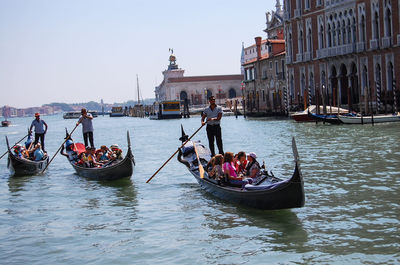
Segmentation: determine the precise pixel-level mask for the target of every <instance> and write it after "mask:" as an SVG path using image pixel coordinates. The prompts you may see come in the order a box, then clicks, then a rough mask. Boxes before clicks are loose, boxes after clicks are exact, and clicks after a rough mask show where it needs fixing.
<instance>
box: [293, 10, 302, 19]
mask: <svg viewBox="0 0 400 265" xmlns="http://www.w3.org/2000/svg"><path fill="white" fill-rule="evenodd" d="M300 16H301V9H295V10H294V17H295V18H296V17H300Z"/></svg>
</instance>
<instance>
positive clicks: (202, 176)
mask: <svg viewBox="0 0 400 265" xmlns="http://www.w3.org/2000/svg"><path fill="white" fill-rule="evenodd" d="M193 148H194V152H195V153H196V157H197V163H198V164H199V173H200V178H201V179H203V178H204V168H203V165H202V164H201V161H200V158H199V153H198V152H197V148H196V144H195V143H193Z"/></svg>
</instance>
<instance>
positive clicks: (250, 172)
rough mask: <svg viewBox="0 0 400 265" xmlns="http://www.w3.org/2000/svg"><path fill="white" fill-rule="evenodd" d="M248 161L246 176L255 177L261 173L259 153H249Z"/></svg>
mask: <svg viewBox="0 0 400 265" xmlns="http://www.w3.org/2000/svg"><path fill="white" fill-rule="evenodd" d="M247 159H248V161H249V162H248V163H247V166H246V176H247V177H249V178H251V179H255V178H257V177H258V176H259V175H260V171H261V167H260V164H259V163H258V162H257V155H256V153H254V152H250V153H249V154H247Z"/></svg>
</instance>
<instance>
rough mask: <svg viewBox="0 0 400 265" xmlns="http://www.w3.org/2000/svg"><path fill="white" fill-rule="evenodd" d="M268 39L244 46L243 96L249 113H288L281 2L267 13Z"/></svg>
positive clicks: (259, 38)
mask: <svg viewBox="0 0 400 265" xmlns="http://www.w3.org/2000/svg"><path fill="white" fill-rule="evenodd" d="M266 20H267V23H266V29H265V30H264V32H266V33H267V38H266V39H262V38H261V37H256V38H255V44H254V45H251V46H249V47H246V48H244V50H243V52H242V56H243V60H242V66H243V68H244V85H245V90H244V95H245V100H246V101H245V102H246V111H247V112H248V114H250V115H251V113H254V114H256V115H261V114H267V115H268V114H275V115H276V114H281V113H285V104H284V99H283V95H284V91H286V81H285V76H286V75H285V71H286V66H285V40H284V37H283V10H282V7H281V4H280V1H279V0H278V1H276V9H275V11H272V12H271V13H269V12H267V13H266Z"/></svg>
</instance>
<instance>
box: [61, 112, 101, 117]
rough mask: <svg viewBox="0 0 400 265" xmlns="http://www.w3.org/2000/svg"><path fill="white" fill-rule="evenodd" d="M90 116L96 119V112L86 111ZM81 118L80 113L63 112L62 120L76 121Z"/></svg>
mask: <svg viewBox="0 0 400 265" xmlns="http://www.w3.org/2000/svg"><path fill="white" fill-rule="evenodd" d="M88 112H89V113H90V114H92V116H93V118H96V117H97V116H98V114H97V111H88ZM80 116H81V112H80V111H69V112H65V113H64V115H63V118H64V119H78V118H79V117H80Z"/></svg>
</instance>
